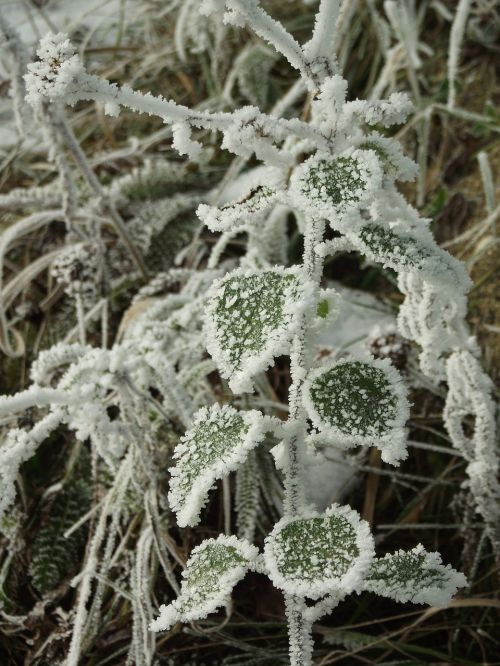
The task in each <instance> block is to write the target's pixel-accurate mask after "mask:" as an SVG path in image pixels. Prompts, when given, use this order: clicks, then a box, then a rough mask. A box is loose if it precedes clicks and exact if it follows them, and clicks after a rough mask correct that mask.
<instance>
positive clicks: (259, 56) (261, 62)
mask: <svg viewBox="0 0 500 666" xmlns="http://www.w3.org/2000/svg"><path fill="white" fill-rule="evenodd" d="M243 53H244V57H243V59H242V61H241V64H240V67H239V71H238V76H237V79H238V87H239V89H240V92H241V94H242V95H243V96H244V97H245V98H246V99H247V100H248V101H249V102H250V104H253V105H254V106H257V107H259V109H263V108H264V107H265V105H266V102H267V98H268V93H269V83H270V80H271V79H270V77H269V71H270V70H271V68H272V66H273V65H274V63H275V62H276V54H275V53H273V52H272V51H269V50H268V49H264V48H262V46H261V45H260V44H259V45H257V46H251V47H250V48H249V49H248V50H246V51H244V52H243Z"/></svg>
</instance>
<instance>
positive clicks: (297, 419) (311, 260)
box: [284, 219, 324, 666]
mask: <svg viewBox="0 0 500 666" xmlns="http://www.w3.org/2000/svg"><path fill="white" fill-rule="evenodd" d="M323 233H324V222H323V221H320V220H314V219H309V220H308V222H307V226H306V231H305V236H304V256H303V268H304V272H305V273H306V275H307V277H308V279H310V280H311V281H313V282H314V283H315V284H316V285H317V287H318V289H319V283H320V280H321V274H322V269H323V259H322V258H321V257H320V256H318V254H317V253H316V251H315V249H316V247H317V246H318V245H319V243H320V242H321V241H322V237H323ZM315 307H316V302H315V301H314V302H313V303H312V304H311V310H309V311H308V312H306V313H305V314H304V315H303V322H302V327H301V331H300V333H298V334H297V335H296V336H295V339H294V340H293V344H292V352H291V355H290V373H291V377H292V383H291V386H290V394H289V418H288V423H290V424H291V425H292V428H291V430H290V432H289V436H288V438H287V440H286V447H287V465H286V471H285V496H284V508H285V515H287V516H289V517H294V516H300V513H301V510H302V509H303V507H304V506H305V505H306V497H305V492H304V485H303V481H302V478H301V475H302V470H303V467H304V466H303V464H302V459H303V456H304V445H305V437H306V434H307V417H306V413H305V410H304V407H303V404H302V388H303V384H304V381H305V378H306V376H307V371H308V370H309V368H310V365H311V355H310V352H309V345H308V344H307V342H308V333H309V327H310V321H311V319H312V316H314V310H313V308H314V309H315ZM286 606H287V619H288V636H289V644H290V663H291V666H308V665H309V664H310V663H312V662H311V659H312V640H311V637H310V623H309V622H307V621H306V619H305V617H304V612H305V609H306V606H305V602H304V600H303V599H301V598H300V597H295V596H291V595H287V596H286Z"/></svg>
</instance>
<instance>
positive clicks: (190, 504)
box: [168, 405, 264, 527]
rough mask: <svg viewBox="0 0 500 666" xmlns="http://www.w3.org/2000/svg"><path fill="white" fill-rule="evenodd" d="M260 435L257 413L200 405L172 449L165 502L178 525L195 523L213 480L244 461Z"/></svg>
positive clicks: (260, 427) (260, 425)
mask: <svg viewBox="0 0 500 666" xmlns="http://www.w3.org/2000/svg"><path fill="white" fill-rule="evenodd" d="M263 437H264V430H263V425H262V415H261V414H260V412H256V411H251V412H238V411H236V410H235V409H234V408H233V407H230V406H229V405H224V406H223V407H219V406H218V405H214V406H212V407H211V408H209V409H208V408H206V407H203V408H202V409H200V410H199V411H198V413H197V414H196V417H195V420H194V424H193V426H192V427H191V428H190V429H189V430H188V432H187V433H186V434H185V435H184V437H183V438H182V439H181V441H180V443H179V444H178V446H177V448H176V450H175V458H176V459H177V463H176V465H175V467H174V468H172V469H171V470H170V471H171V474H172V478H171V481H170V492H169V496H168V497H169V501H170V506H171V507H172V509H173V510H174V511H175V512H176V513H177V523H178V524H179V525H180V526H181V527H185V526H186V525H196V524H197V522H198V520H199V515H200V510H201V508H202V506H203V504H204V503H205V501H206V496H207V493H208V491H209V490H210V488H211V487H212V485H213V483H214V481H215V480H216V479H220V478H222V477H223V476H226V475H227V474H229V472H231V471H233V470H235V469H236V468H237V467H238V465H240V464H241V463H243V462H244V460H245V459H246V457H247V455H248V453H249V451H251V449H253V448H254V447H255V446H257V445H258V444H259V443H260V442H261V441H262V439H263Z"/></svg>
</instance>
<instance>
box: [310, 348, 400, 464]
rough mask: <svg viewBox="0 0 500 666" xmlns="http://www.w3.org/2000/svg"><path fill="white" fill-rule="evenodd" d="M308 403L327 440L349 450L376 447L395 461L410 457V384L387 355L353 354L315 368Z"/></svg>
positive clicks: (384, 456)
mask: <svg viewBox="0 0 500 666" xmlns="http://www.w3.org/2000/svg"><path fill="white" fill-rule="evenodd" d="M303 402H304V407H305V408H306V410H307V413H308V415H309V417H310V419H311V421H312V423H313V425H314V426H315V427H316V428H317V429H318V430H319V431H320V432H321V440H322V441H323V440H324V439H326V440H327V441H330V442H331V444H333V445H335V446H337V447H339V448H344V449H347V448H352V447H355V446H376V447H377V448H379V449H380V450H381V453H382V460H383V461H384V462H387V463H390V464H392V465H397V464H399V462H400V461H401V460H404V459H405V458H406V457H407V455H408V452H407V448H406V429H405V423H406V421H407V420H408V418H409V405H408V401H407V398H406V389H405V387H404V384H403V381H402V378H401V375H400V374H399V372H398V371H397V370H396V368H394V367H393V366H392V365H391V363H390V361H389V360H388V359H370V360H367V359H366V358H359V359H357V358H356V357H351V358H348V359H341V360H339V361H336V362H334V363H331V364H328V365H325V366H323V367H320V368H316V369H315V370H313V371H312V372H311V373H310V374H309V376H308V378H307V380H306V382H305V385H304V392H303Z"/></svg>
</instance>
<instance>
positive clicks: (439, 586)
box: [363, 544, 467, 606]
mask: <svg viewBox="0 0 500 666" xmlns="http://www.w3.org/2000/svg"><path fill="white" fill-rule="evenodd" d="M466 585H467V580H466V579H465V576H464V575H463V574H462V573H459V572H458V571H455V569H452V567H451V566H450V565H449V564H447V565H444V564H443V563H442V562H441V556H440V555H439V553H428V552H427V551H426V550H425V549H424V547H423V546H422V545H421V544H419V545H418V546H416V548H413V549H412V550H410V551H408V552H406V551H404V550H398V551H397V552H396V553H389V554H387V555H386V556H385V557H382V558H380V559H377V560H375V561H374V562H373V563H372V565H371V567H370V570H369V572H368V575H367V577H366V579H365V581H364V583H363V589H365V590H368V591H370V592H375V594H379V595H380V596H382V597H389V598H390V599H394V600H395V601H399V602H401V603H406V602H407V601H411V602H413V603H415V604H429V605H432V606H441V605H444V604H447V603H449V601H450V600H451V598H452V597H453V596H454V594H455V593H456V591H457V589H458V588H460V587H465V586H466Z"/></svg>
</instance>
